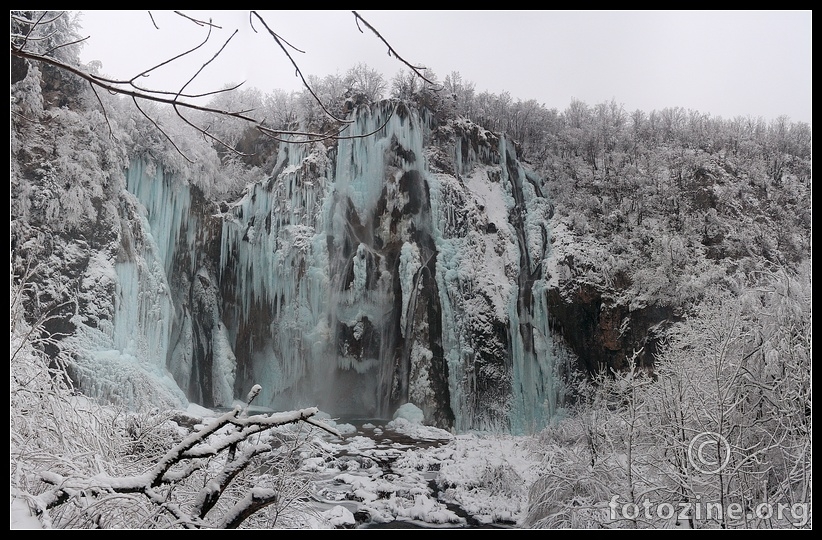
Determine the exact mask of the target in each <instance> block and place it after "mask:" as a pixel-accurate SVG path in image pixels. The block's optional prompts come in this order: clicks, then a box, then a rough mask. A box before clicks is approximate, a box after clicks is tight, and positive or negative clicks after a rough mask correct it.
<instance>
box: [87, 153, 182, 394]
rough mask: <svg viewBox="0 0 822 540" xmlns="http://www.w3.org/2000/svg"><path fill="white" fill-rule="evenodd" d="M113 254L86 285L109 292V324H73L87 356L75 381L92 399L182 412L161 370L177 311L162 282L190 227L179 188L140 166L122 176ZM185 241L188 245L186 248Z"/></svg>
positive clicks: (93, 269) (93, 267) (99, 262)
mask: <svg viewBox="0 0 822 540" xmlns="http://www.w3.org/2000/svg"><path fill="white" fill-rule="evenodd" d="M126 187H127V190H128V191H126V192H124V193H123V200H122V203H121V209H122V212H121V223H120V235H119V240H120V241H119V245H118V252H117V254H116V256H115V257H114V259H113V260H112V259H109V258H105V257H102V256H100V257H97V258H96V260H95V261H94V264H90V265H89V268H88V270H87V276H86V281H87V283H89V288H92V284H95V283H96V284H97V285H98V286H103V287H110V288H111V290H113V293H114V298H113V308H112V312H111V316H110V318H107V319H101V320H100V321H97V322H96V324H94V325H93V326H89V325H86V324H85V321H80V320H78V321H76V323H77V325H78V333H77V339H78V340H79V341H80V343H81V345H80V346H79V347H78V348H79V349H81V350H85V351H88V355H87V356H85V357H83V358H80V359H79V360H78V363H77V365H76V366H75V371H76V374H75V377H76V378H78V379H80V382H81V384H82V385H83V386H84V387H85V388H86V389H87V391H90V392H91V393H93V394H96V395H99V396H102V397H106V398H109V399H112V400H113V401H116V402H120V403H124V404H126V405H128V406H131V407H137V406H139V405H140V404H141V403H142V402H143V401H145V400H146V399H150V400H152V402H153V403H156V404H158V405H160V404H166V405H170V406H180V405H184V404H186V403H187V400H186V397H185V395H184V393H183V391H181V389H180V388H179V386H178V385H177V384H176V382H175V381H174V379H173V377H172V376H171V374H170V373H169V371H168V370H167V369H166V361H167V358H168V355H169V350H170V336H171V333H172V328H173V326H174V322H175V306H174V300H173V298H172V291H171V289H170V287H169V283H168V280H167V276H168V275H169V273H170V272H171V269H172V261H173V258H174V253H175V250H176V249H177V244H178V242H179V240H180V236H181V234H183V232H184V231H185V230H186V229H188V230H194V228H195V227H187V226H186V220H187V219H189V205H190V198H189V193H188V189H187V188H186V187H185V186H182V185H179V184H176V183H175V182H174V181H173V180H172V179H171V178H168V177H166V176H165V175H164V174H163V171H162V170H161V169H160V168H157V167H154V166H148V165H147V164H146V163H145V162H143V161H141V160H135V161H134V162H132V164H131V166H130V167H129V169H128V170H127V171H126ZM189 244H190V242H186V246H185V248H186V249H188V247H189Z"/></svg>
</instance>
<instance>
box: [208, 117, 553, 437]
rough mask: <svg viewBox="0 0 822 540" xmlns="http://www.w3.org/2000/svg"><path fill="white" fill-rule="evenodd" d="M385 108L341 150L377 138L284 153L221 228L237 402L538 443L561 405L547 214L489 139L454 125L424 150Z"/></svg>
mask: <svg viewBox="0 0 822 540" xmlns="http://www.w3.org/2000/svg"><path fill="white" fill-rule="evenodd" d="M393 107H394V105H393V104H391V103H388V102H386V103H383V104H380V105H378V106H374V107H372V108H362V109H361V110H360V111H359V114H357V115H356V117H355V118H356V121H355V123H354V124H353V125H352V126H351V127H350V128H349V130H348V131H347V133H348V134H349V135H360V134H367V133H372V132H377V133H376V134H375V135H372V136H369V137H366V138H354V139H347V140H341V141H338V143H337V147H336V149H334V148H332V149H330V150H327V149H326V147H324V146H322V145H319V144H317V145H314V146H308V145H285V146H283V148H282V149H281V153H280V155H279V161H278V164H277V166H276V168H275V170H274V173H273V174H272V176H271V177H270V178H269V179H267V180H266V181H264V182H260V183H258V184H255V185H253V186H250V187H249V188H248V190H247V193H246V195H245V196H244V197H243V198H242V199H241V200H240V201H239V202H238V203H237V204H236V205H234V207H233V209H232V211H231V215H230V217H229V218H228V219H226V220H225V221H224V226H223V236H222V247H221V262H220V268H221V273H220V282H221V290H222V293H223V299H224V305H225V310H224V312H225V316H226V319H225V321H226V325H227V327H228V328H229V335H230V340H231V343H232V345H233V346H234V350H235V353H236V355H237V358H238V372H237V381H236V385H235V389H236V393H237V394H238V395H239V394H241V393H242V392H243V388H244V386H247V385H249V384H252V383H259V384H261V385H262V386H263V388H264V389H265V390H264V394H263V395H262V396H261V398H262V402H264V403H265V402H267V403H269V404H271V405H272V406H274V407H294V406H302V405H304V404H305V405H308V404H312V405H319V406H320V407H321V408H323V409H324V410H328V411H330V412H332V414H360V415H372V416H385V415H387V414H390V412H391V410H392V408H395V407H396V406H398V405H400V404H402V403H404V402H406V401H411V402H413V403H415V404H416V405H418V406H420V407H421V408H422V409H423V411H424V412H425V414H426V420H427V421H429V422H433V423H436V424H438V425H440V426H443V427H456V428H457V429H460V430H467V429H505V430H509V429H510V430H513V431H515V432H526V431H531V430H533V429H538V428H539V427H540V426H542V425H544V423H545V422H546V421H547V420H548V418H550V416H551V415H552V414H553V412H554V410H555V408H556V405H557V399H558V396H559V389H558V385H557V383H556V382H555V378H554V377H555V373H554V367H553V365H554V360H553V359H554V357H555V355H556V351H555V350H554V349H555V346H554V344H553V341H552V339H551V335H550V332H549V329H548V319H547V309H546V301H547V300H546V295H545V292H544V289H545V285H546V284H545V280H544V278H543V271H542V264H541V262H542V259H543V258H544V257H546V256H547V254H548V253H547V252H548V246H549V241H548V231H547V228H546V227H547V220H548V213H549V207H550V204H549V202H548V201H547V200H546V199H545V198H544V197H543V195H542V193H541V192H540V189H539V182H538V179H535V178H532V177H529V176H528V173H527V172H526V171H525V170H524V169H522V167H521V165H520V164H519V163H518V162H517V161H516V159H515V157H514V154H513V148H512V146H511V144H510V143H509V142H507V141H506V140H505V139H501V140H500V139H497V138H496V137H495V136H493V135H492V134H490V133H489V132H486V131H484V130H481V129H480V128H478V127H477V126H474V125H470V126H460V125H455V126H454V128H453V132H450V131H449V132H446V135H448V134H449V133H450V135H449V136H448V138H447V139H445V140H444V141H443V140H442V139H444V137H443V136H442V133H439V134H438V135H437V136H438V137H440V140H439V141H438V144H439V146H440V147H441V148H439V149H437V150H432V149H431V138H432V132H431V130H430V128H429V127H428V125H427V121H426V120H425V119H423V118H420V117H419V116H418V115H417V114H415V113H413V112H411V111H410V110H408V109H407V108H405V107H404V106H403V105H400V106H399V108H398V109H397V110H396V111H395V110H394V108H393ZM443 149H445V152H446V153H447V154H448V155H450V156H451V157H450V158H449V159H450V160H451V163H452V167H453V168H451V169H448V167H447V166H446V169H445V170H443V169H442V153H443ZM335 150H336V151H335ZM432 151H433V152H434V153H435V154H436V155H435V156H434V157H435V158H436V161H437V163H438V166H437V167H434V168H432V167H431V165H430V163H429V161H430V157H431V156H430V154H431V152H432Z"/></svg>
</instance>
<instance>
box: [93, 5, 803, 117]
mask: <svg viewBox="0 0 822 540" xmlns="http://www.w3.org/2000/svg"><path fill="white" fill-rule="evenodd" d="M184 13H186V14H188V15H191V16H194V17H200V18H204V19H208V18H209V17H210V18H211V19H212V20H213V22H214V23H215V24H218V25H220V26H221V27H222V29H220V30H216V31H215V35H214V37H213V39H212V41H211V42H209V44H208V46H207V50H206V51H204V52H203V54H200V55H199V56H197V60H196V62H195V63H194V64H193V65H192V67H188V68H183V66H182V64H180V65H178V66H177V67H176V68H171V69H165V70H164V73H155V74H154V75H152V77H151V78H150V79H149V81H150V84H149V83H148V82H146V83H145V85H146V86H151V87H152V88H160V87H166V85H167V84H171V85H175V86H174V89H175V90H176V89H177V88H176V87H178V86H180V85H182V84H183V82H185V81H187V80H188V79H189V78H190V77H191V76H192V75H193V73H194V71H195V70H196V68H197V66H199V65H201V64H203V63H204V62H205V61H207V60H208V58H210V57H211V56H212V55H213V54H214V53H215V52H216V51H217V50H218V49H219V47H220V46H221V45H222V43H223V42H224V41H225V40H226V39H227V38H228V36H230V35H231V32H233V31H234V30H235V29H236V30H239V33H238V34H237V35H236V36H235V37H234V38H233V39H232V41H231V43H229V45H228V48H227V49H226V51H224V52H223V53H222V54H221V55H220V58H219V62H218V63H214V64H212V65H210V66H209V67H208V68H206V71H205V72H204V73H203V74H202V75H201V76H200V77H199V78H198V80H199V79H202V80H201V86H199V87H198V88H199V89H200V90H213V89H215V88H219V87H222V86H223V85H224V84H225V83H228V82H239V81H242V80H245V81H247V82H246V85H249V86H255V87H257V88H259V89H260V90H262V91H263V92H269V91H271V90H273V89H275V88H281V89H284V90H298V89H300V88H301V87H300V82H299V79H298V78H297V77H295V74H294V69H293V68H292V67H291V65H290V62H289V61H288V59H287V58H286V57H285V55H284V54H283V53H282V51H281V50H280V49H279V47H277V45H276V44H275V43H274V41H273V40H272V39H271V38H270V37H269V36H267V35H266V34H265V31H264V29H263V28H262V26H261V25H260V24H256V25H255V28H256V29H257V30H258V31H259V33H257V34H255V33H254V32H253V30H251V27H250V25H249V19H248V12H247V11H210V12H206V11H186V12H184ZM261 13H262V14H263V16H264V18H265V19H266V21H267V22H268V24H269V26H270V27H271V28H272V30H274V31H275V32H277V33H278V34H279V35H280V36H282V37H283V38H284V39H286V40H288V41H289V42H290V43H292V44H293V45H294V46H296V47H299V48H301V49H303V50H304V51H305V54H299V53H292V54H293V56H294V57H295V60H296V61H297V63H298V65H299V66H300V68H301V70H302V71H303V73H305V74H306V75H309V74H313V75H317V76H321V77H322V76H325V75H328V74H331V73H340V74H344V73H345V71H346V70H348V69H349V68H350V67H352V66H353V65H355V64H356V63H358V62H363V63H366V64H368V65H369V66H371V67H373V68H375V69H378V70H380V71H382V72H383V73H384V74H385V77H386V79H387V80H390V79H391V77H393V76H394V74H396V73H397V72H398V71H399V70H401V69H403V68H404V66H403V65H402V64H400V63H399V62H398V61H397V60H396V59H394V58H391V57H389V56H388V54H387V48H386V47H385V45H383V43H382V42H381V41H380V40H379V39H378V38H377V37H376V36H375V35H374V34H372V33H371V32H369V31H368V30H367V29H365V28H363V30H364V31H365V33H360V32H359V31H358V29H357V26H356V24H355V21H354V16H353V15H352V14H351V12H350V11H330V10H329V11H263V12H261ZM359 13H360V14H361V15H362V16H363V17H364V18H365V19H366V20H367V21H368V22H370V23H371V24H372V25H373V26H374V27H375V28H376V29H377V30H378V31H379V32H380V33H381V34H382V36H383V37H384V38H385V39H386V40H387V41H388V42H389V43H390V44H391V45H392V46H393V47H394V49H395V50H396V51H397V52H398V53H399V54H400V55H402V56H403V57H404V58H405V59H406V60H408V61H410V62H412V63H415V64H421V65H425V66H427V67H429V68H431V69H432V70H433V71H434V72H435V73H436V74H437V76H438V77H439V78H440V79H441V80H442V79H444V78H445V76H446V75H447V74H449V73H451V72H453V71H457V72H459V73H460V74H461V75H462V76H463V79H465V80H467V81H472V82H474V83H475V85H476V90H477V92H480V91H483V90H488V91H490V92H493V93H500V92H503V91H508V92H510V94H511V96H512V97H513V98H514V99H522V100H527V99H535V100H537V101H538V102H539V103H542V104H545V105H546V106H547V107H549V108H557V109H559V110H560V111H562V110H564V109H565V108H566V107H567V106H568V104H569V103H570V102H571V100H572V99H573V98H576V99H580V100H582V101H584V102H586V103H587V104H589V105H595V104H597V103H601V102H604V101H609V100H611V99H614V100H615V101H616V102H617V103H620V104H622V105H624V107H625V109H626V110H627V111H633V110H635V109H641V110H643V111H646V112H650V111H651V110H654V109H657V110H659V109H663V108H665V107H673V106H678V107H684V108H686V109H695V110H698V111H700V112H704V113H710V114H711V115H712V116H722V117H724V118H733V117H735V116H737V115H741V116H753V117H759V116H761V117H763V118H764V119H766V120H770V119H773V118H776V117H777V116H779V115H783V114H784V115H787V116H789V117H790V119H791V120H793V121H802V122H808V123H809V124H811V123H812V105H811V92H812V66H811V49H812V11H811V10H806V11H369V10H363V11H359ZM151 14H152V15H153V17H154V20H155V22H156V23H157V26H158V27H159V30H158V29H155V28H154V26H153V25H152V21H151V18H150V17H149V12H148V11H84V12H83V15H82V19H81V22H82V25H83V30H82V33H83V35H84V36H85V35H89V36H91V37H90V39H89V40H88V42H87V45H86V46H85V47H84V49H83V53H82V59H83V60H84V61H86V62H88V61H90V60H100V61H102V63H103V72H104V73H107V74H109V75H112V76H118V77H126V76H131V75H134V74H136V73H139V72H140V71H142V70H144V69H147V68H148V67H150V66H152V65H154V64H156V63H158V62H160V61H161V60H164V59H167V58H168V57H169V56H171V55H172V54H175V55H176V54H178V53H180V52H183V51H184V50H186V49H188V48H190V47H192V46H194V45H195V44H197V43H198V42H199V41H200V40H202V39H203V38H204V36H205V30H204V29H203V28H201V27H197V26H196V25H194V24H193V23H192V22H190V21H188V20H186V19H184V18H182V17H180V16H178V15H175V14H174V13H172V12H170V11H152V12H151ZM161 76H162V77H166V76H169V77H176V79H173V80H174V81H177V82H169V81H170V80H171V79H166V78H161ZM166 88H167V87H166ZM189 88H191V87H189Z"/></svg>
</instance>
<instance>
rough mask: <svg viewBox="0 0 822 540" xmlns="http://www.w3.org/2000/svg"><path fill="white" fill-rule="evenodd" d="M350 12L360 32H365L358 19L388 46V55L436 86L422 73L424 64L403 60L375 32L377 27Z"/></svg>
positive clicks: (357, 14)
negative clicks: (419, 64)
mask: <svg viewBox="0 0 822 540" xmlns="http://www.w3.org/2000/svg"><path fill="white" fill-rule="evenodd" d="M351 13H353V14H354V20H355V21H356V23H357V29H358V30H359V31H360V32H361V33H365V32H363V31H362V28H360V21H362V23H363V24H364V25H365V26H366V27H367V28H368V29H369V30H371V31H372V32H374V35H375V36H377V37H378V38H380V41H382V42H383V43H385V45H386V46H387V47H388V55H389V56H393V57H394V58H396V59H397V60H399V61H400V62H402V63H403V64H405V65H406V66H408V67H409V69H411V71H413V72H414V73H415V74H416V75H417V76H418V77H419V78H420V79H422V80H424V81H425V82H427V83H428V84H430V85H432V86H438V85H437V83H435V82H434V81H432V80H429V79H427V78H426V77H425V75H423V74H422V71H423V70H425V69H426V68H425V66H414V65H412V64H411V63H409V62H408V61H407V60H405V59H404V58H403V57H402V56H400V55H399V54H397V51H395V50H394V47H392V46H391V44H390V43H388V42H387V41H386V40H385V38H384V37H382V35H381V34H380V33H379V32H377V29H376V28H374V27H373V26H371V24H369V23H368V21H366V20H365V19H363V18H362V15H360V14H359V13H357V12H356V11H352V12H351Z"/></svg>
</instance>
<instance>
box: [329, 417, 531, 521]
mask: <svg viewBox="0 0 822 540" xmlns="http://www.w3.org/2000/svg"><path fill="white" fill-rule="evenodd" d="M339 422H340V423H338V424H337V428H338V429H340V428H342V429H340V431H341V432H343V438H342V439H336V438H335V439H332V440H331V441H330V442H329V443H328V444H327V446H326V448H325V449H326V451H327V452H328V455H327V456H326V457H325V458H324V459H323V461H322V463H320V462H319V461H315V462H314V463H313V465H314V467H315V470H316V476H317V479H316V480H315V482H314V484H315V487H316V489H315V494H316V495H315V499H314V501H313V503H314V505H315V509H316V510H317V511H318V512H320V513H321V514H322V515H324V516H325V517H326V518H327V519H328V520H329V522H331V523H332V524H333V526H335V527H336V528H364V529H376V528H379V529H391V528H512V527H515V526H516V524H515V522H514V521H506V520H499V521H495V520H493V519H489V518H488V517H487V516H486V517H483V516H475V515H473V514H472V513H471V512H469V511H467V510H466V509H464V508H463V507H462V506H461V505H460V504H459V502H458V501H457V500H455V497H454V496H453V491H454V490H453V489H451V490H450V491H449V492H448V493H446V490H444V489H443V488H442V483H441V480H442V478H441V477H440V470H441V467H442V466H443V462H453V460H454V452H453V451H452V450H449V448H448V446H449V444H450V443H451V442H452V440H453V436H452V435H451V434H450V433H448V432H446V431H443V430H438V429H436V428H427V427H425V426H419V425H418V426H413V425H412V424H410V423H408V422H407V421H403V420H394V421H387V420H378V419H356V418H349V419H342V420H340V421H339ZM415 428H416V429H415ZM477 463H480V462H477ZM438 480H439V481H438ZM340 507H341V508H340ZM343 509H344V510H343Z"/></svg>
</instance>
